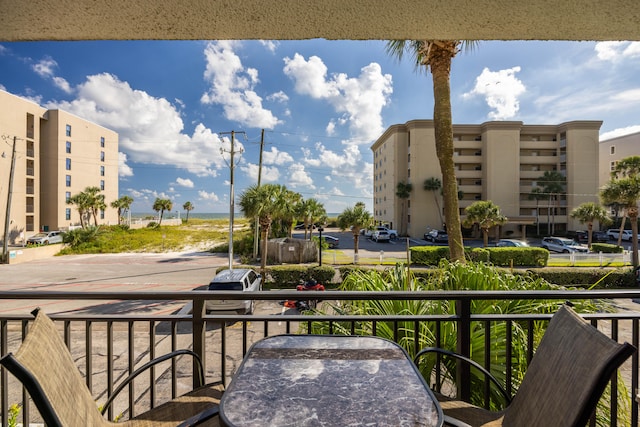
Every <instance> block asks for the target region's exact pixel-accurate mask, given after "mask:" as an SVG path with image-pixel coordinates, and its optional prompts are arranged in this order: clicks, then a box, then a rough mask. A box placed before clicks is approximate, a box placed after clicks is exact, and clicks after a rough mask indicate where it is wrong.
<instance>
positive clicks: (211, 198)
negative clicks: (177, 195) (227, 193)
mask: <svg viewBox="0 0 640 427" xmlns="http://www.w3.org/2000/svg"><path fill="white" fill-rule="evenodd" d="M198 197H199V198H200V200H208V201H211V202H217V201H219V200H220V199H219V198H218V196H217V195H216V193H214V192H211V193H207V192H206V191H202V190H201V191H198Z"/></svg>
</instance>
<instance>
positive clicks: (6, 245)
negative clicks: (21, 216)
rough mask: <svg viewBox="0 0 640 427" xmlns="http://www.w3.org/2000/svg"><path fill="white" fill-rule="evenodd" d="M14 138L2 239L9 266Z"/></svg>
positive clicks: (3, 253) (4, 254) (14, 166)
mask: <svg viewBox="0 0 640 427" xmlns="http://www.w3.org/2000/svg"><path fill="white" fill-rule="evenodd" d="M17 140H18V138H16V137H15V136H14V137H13V150H12V151H11V168H10V170H9V188H8V191H7V211H6V213H5V218H4V238H3V239H2V242H3V243H2V257H3V261H4V263H5V264H9V224H11V220H10V217H11V195H12V193H13V174H14V171H15V168H16V141H17Z"/></svg>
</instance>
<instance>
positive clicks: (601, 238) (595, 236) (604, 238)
mask: <svg viewBox="0 0 640 427" xmlns="http://www.w3.org/2000/svg"><path fill="white" fill-rule="evenodd" d="M575 240H576V242H578V243H587V242H588V241H589V232H588V231H584V230H580V231H576V239H575ZM608 241H609V235H608V234H607V232H606V231H592V232H591V243H604V242H608Z"/></svg>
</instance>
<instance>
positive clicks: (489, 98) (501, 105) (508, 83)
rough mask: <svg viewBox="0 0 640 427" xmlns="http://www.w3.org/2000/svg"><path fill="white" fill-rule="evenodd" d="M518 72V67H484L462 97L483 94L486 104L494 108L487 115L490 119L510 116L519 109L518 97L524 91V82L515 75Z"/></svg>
mask: <svg viewBox="0 0 640 427" xmlns="http://www.w3.org/2000/svg"><path fill="white" fill-rule="evenodd" d="M518 72H520V67H513V68H509V69H506V70H499V71H491V70H489V69H488V68H485V69H484V70H482V73H481V74H480V75H479V76H478V77H477V78H476V85H475V87H474V88H473V90H471V91H470V92H467V93H465V94H464V95H463V96H462V97H463V98H465V99H468V98H472V97H474V96H476V95H481V96H484V98H485V101H486V102H487V105H489V107H490V108H491V109H492V110H494V111H491V112H489V115H488V116H489V118H490V119H492V120H505V119H509V118H512V117H514V116H515V115H516V113H517V112H518V110H519V109H520V102H519V100H518V97H519V96H520V95H522V94H523V93H524V92H526V88H525V86H524V84H522V82H521V81H520V80H519V79H518V78H516V76H515V73H518Z"/></svg>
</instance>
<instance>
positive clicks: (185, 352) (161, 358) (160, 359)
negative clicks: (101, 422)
mask: <svg viewBox="0 0 640 427" xmlns="http://www.w3.org/2000/svg"><path fill="white" fill-rule="evenodd" d="M183 355H189V356H193V358H194V360H195V361H196V363H197V366H198V384H199V385H200V386H201V385H202V384H203V383H204V369H203V367H202V360H200V356H198V355H197V354H196V353H194V352H193V351H191V350H186V349H183V350H176V351H172V352H171V353H167V354H165V355H162V356H159V357H156V358H155V359H152V360H150V361H148V362H147V363H145V364H144V365H142V366H141V367H139V368H138V369H136V370H135V371H133V373H131V374H130V375H129V376H128V377H127V378H125V379H124V380H123V381H122V382H121V383H120V385H119V386H118V387H116V389H115V390H114V391H113V393H112V394H111V396H109V399H107V401H106V402H105V404H104V405H103V406H102V410H101V411H100V413H101V414H102V415H104V414H105V412H107V409H109V406H111V404H112V403H113V401H114V400H115V398H116V396H117V395H118V394H119V393H120V392H121V391H122V390H123V389H124V388H125V387H126V386H128V385H129V383H130V382H131V381H133V379H134V378H135V377H137V376H138V375H140V374H141V373H143V372H144V371H146V370H147V369H149V368H150V367H152V366H155V365H157V364H158V363H161V362H164V361H166V360H169V359H173V358H175V357H178V356H183ZM187 421H188V420H187ZM185 422H186V421H185Z"/></svg>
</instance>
